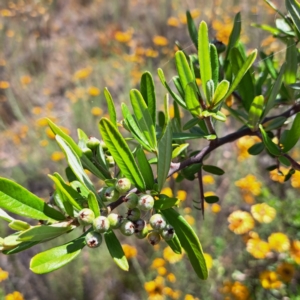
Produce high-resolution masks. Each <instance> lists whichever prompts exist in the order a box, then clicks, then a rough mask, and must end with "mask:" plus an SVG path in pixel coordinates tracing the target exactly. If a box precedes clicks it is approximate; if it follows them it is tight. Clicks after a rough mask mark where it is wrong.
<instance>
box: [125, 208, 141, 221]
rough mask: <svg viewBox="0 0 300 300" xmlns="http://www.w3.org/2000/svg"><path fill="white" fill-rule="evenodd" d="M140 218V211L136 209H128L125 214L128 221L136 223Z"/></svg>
mask: <svg viewBox="0 0 300 300" xmlns="http://www.w3.org/2000/svg"><path fill="white" fill-rule="evenodd" d="M140 216H141V211H140V210H139V209H138V208H133V209H129V210H128V212H127V219H128V220H130V221H137V220H138V219H139V218H140Z"/></svg>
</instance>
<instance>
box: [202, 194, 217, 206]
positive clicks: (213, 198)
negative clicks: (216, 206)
mask: <svg viewBox="0 0 300 300" xmlns="http://www.w3.org/2000/svg"><path fill="white" fill-rule="evenodd" d="M204 200H205V202H207V203H209V204H212V203H216V202H218V201H219V197H218V196H206V197H204Z"/></svg>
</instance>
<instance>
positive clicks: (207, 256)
mask: <svg viewBox="0 0 300 300" xmlns="http://www.w3.org/2000/svg"><path fill="white" fill-rule="evenodd" d="M203 256H204V259H205V262H206V266H207V269H208V270H210V269H211V268H212V266H213V259H212V257H211V256H210V254H208V253H203Z"/></svg>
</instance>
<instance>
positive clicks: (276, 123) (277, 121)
mask: <svg viewBox="0 0 300 300" xmlns="http://www.w3.org/2000/svg"><path fill="white" fill-rule="evenodd" d="M286 119H287V118H286V117H277V118H274V119H272V120H270V121H267V122H265V123H263V124H262V125H263V127H264V129H265V131H271V130H274V129H277V128H279V127H281V126H282V125H283V124H284V123H285V121H286Z"/></svg>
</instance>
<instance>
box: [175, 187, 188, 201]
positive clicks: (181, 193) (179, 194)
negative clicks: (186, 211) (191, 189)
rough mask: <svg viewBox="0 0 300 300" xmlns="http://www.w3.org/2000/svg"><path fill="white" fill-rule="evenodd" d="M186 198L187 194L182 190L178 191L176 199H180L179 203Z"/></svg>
mask: <svg viewBox="0 0 300 300" xmlns="http://www.w3.org/2000/svg"><path fill="white" fill-rule="evenodd" d="M186 196H187V192H186V191H184V190H179V191H178V192H177V198H178V199H180V200H181V201H185V200H186Z"/></svg>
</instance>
